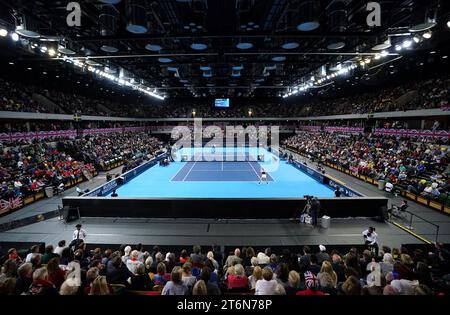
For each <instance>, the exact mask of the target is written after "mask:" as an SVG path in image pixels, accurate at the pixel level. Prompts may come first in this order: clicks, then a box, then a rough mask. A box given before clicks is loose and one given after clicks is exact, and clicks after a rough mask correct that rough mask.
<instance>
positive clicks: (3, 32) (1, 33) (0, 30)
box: [0, 28, 8, 37]
mask: <svg viewBox="0 0 450 315" xmlns="http://www.w3.org/2000/svg"><path fill="white" fill-rule="evenodd" d="M7 35H8V31H7V30H6V29H4V28H0V36H1V37H5V36H7Z"/></svg>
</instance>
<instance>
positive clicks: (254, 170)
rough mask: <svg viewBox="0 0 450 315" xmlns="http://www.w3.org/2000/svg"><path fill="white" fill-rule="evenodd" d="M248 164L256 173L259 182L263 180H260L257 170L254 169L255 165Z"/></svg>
mask: <svg viewBox="0 0 450 315" xmlns="http://www.w3.org/2000/svg"><path fill="white" fill-rule="evenodd" d="M247 163H248V164H249V165H250V167H251V168H252V170H253V171H254V172H255V174H256V177H257V178H258V180H261V178H260V177H259V175H258V172H256V170H255V168H254V167H253V165H252V164H251V163H250V162H248V161H247Z"/></svg>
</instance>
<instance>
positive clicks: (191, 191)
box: [117, 148, 334, 198]
mask: <svg viewBox="0 0 450 315" xmlns="http://www.w3.org/2000/svg"><path fill="white" fill-rule="evenodd" d="M202 150H203V151H204V153H205V155H203V156H201V157H199V153H200V152H201V151H202ZM177 153H178V154H179V157H180V158H181V156H184V158H186V157H187V160H186V161H181V160H177V159H176V161H175V162H172V163H170V165H169V166H159V165H155V166H153V167H151V168H150V169H148V170H146V171H145V172H143V173H142V174H140V175H139V176H137V177H135V178H134V179H132V180H131V181H130V182H128V183H126V184H124V185H123V186H121V187H119V188H118V189H117V193H118V195H119V197H150V198H151V197H165V198H177V197H178V198H286V197H292V198H295V197H303V196H304V195H313V196H317V197H333V196H334V193H333V190H331V189H330V188H329V187H328V186H326V185H322V184H321V183H319V182H318V181H316V180H315V179H314V178H312V177H310V176H309V175H307V174H306V173H304V172H302V171H300V170H298V169H297V168H295V167H294V166H292V165H290V164H288V163H286V161H282V160H278V158H277V157H276V156H275V155H273V154H272V153H270V152H268V151H267V150H265V149H262V148H218V149H217V152H216V153H218V154H219V158H218V161H217V160H213V161H211V156H208V154H209V155H210V154H211V151H210V149H202V148H195V149H189V150H184V149H181V150H180V152H177ZM239 153H242V154H239ZM230 155H233V156H234V160H233V159H231V158H230ZM238 155H239V159H238V160H236V157H237V156H238ZM220 156H223V157H226V159H221V158H220ZM261 168H264V169H265V170H266V171H267V173H268V176H267V184H266V183H262V184H260V183H259V180H260V173H261Z"/></svg>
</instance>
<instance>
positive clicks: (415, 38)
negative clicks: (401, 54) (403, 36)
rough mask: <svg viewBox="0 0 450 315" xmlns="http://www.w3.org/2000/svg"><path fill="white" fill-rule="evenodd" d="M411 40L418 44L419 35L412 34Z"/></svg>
mask: <svg viewBox="0 0 450 315" xmlns="http://www.w3.org/2000/svg"><path fill="white" fill-rule="evenodd" d="M413 41H414V42H415V43H416V44H418V43H419V42H420V37H419V36H414V38H413Z"/></svg>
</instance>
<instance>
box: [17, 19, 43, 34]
mask: <svg viewBox="0 0 450 315" xmlns="http://www.w3.org/2000/svg"><path fill="white" fill-rule="evenodd" d="M16 33H17V34H19V35H21V36H24V37H29V38H39V37H40V36H41V35H40V34H39V24H38V22H37V21H36V20H34V19H32V18H30V17H26V16H20V17H18V18H16Z"/></svg>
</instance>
